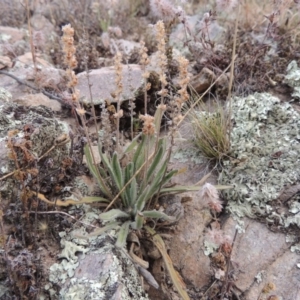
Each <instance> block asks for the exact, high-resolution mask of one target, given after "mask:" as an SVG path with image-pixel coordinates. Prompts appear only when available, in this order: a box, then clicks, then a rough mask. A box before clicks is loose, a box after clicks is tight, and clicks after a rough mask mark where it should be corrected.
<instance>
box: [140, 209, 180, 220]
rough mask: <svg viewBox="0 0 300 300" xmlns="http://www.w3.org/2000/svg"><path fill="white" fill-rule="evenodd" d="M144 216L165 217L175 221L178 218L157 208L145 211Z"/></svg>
mask: <svg viewBox="0 0 300 300" xmlns="http://www.w3.org/2000/svg"><path fill="white" fill-rule="evenodd" d="M143 216H144V217H146V218H153V219H164V220H166V221H170V222H174V221H175V220H176V218H175V217H173V216H168V215H166V214H165V213H163V212H160V211H157V210H147V211H143Z"/></svg>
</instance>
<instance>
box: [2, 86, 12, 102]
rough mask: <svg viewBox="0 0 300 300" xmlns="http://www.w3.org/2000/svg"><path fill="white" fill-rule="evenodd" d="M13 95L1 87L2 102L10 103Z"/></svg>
mask: <svg viewBox="0 0 300 300" xmlns="http://www.w3.org/2000/svg"><path fill="white" fill-rule="evenodd" d="M11 98H12V95H11V93H10V92H9V91H7V90H6V89H4V88H2V87H0V101H6V102H7V101H9V100H11Z"/></svg>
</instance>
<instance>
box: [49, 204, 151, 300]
mask: <svg viewBox="0 0 300 300" xmlns="http://www.w3.org/2000/svg"><path fill="white" fill-rule="evenodd" d="M83 208H84V209H86V210H87V214H86V218H87V219H86V218H84V221H85V222H87V221H88V222H91V220H92V219H97V218H98V215H97V214H95V213H93V212H92V211H89V210H91V209H90V208H88V206H84V207H83ZM88 211H89V212H88ZM60 235H61V236H62V241H61V245H62V246H63V247H64V249H63V251H62V254H61V255H60V256H59V257H60V258H62V261H61V262H60V263H55V264H54V265H52V266H51V267H50V277H49V280H50V283H49V284H48V285H47V287H48V288H49V286H51V285H52V289H51V290H52V292H53V291H54V289H53V288H54V287H56V288H58V290H59V292H58V294H57V295H56V296H55V297H58V298H59V299H64V300H77V299H78V300H81V299H95V300H96V299H103V300H105V299H107V300H111V299H114V300H126V299H137V300H138V299H139V300H147V299H148V296H147V295H146V293H145V292H144V290H143V288H142V286H141V281H140V277H139V274H138V272H137V270H136V268H135V266H134V264H133V262H132V261H131V260H130V258H129V256H128V254H126V250H122V249H118V248H116V247H115V239H114V238H113V237H112V236H111V235H102V236H92V237H91V236H90V237H89V238H88V237H86V238H84V236H85V235H86V233H85V231H84V229H83V228H81V229H77V230H76V229H75V230H74V231H72V232H70V233H68V234H66V233H61V234H60ZM87 239H89V241H88V240H87ZM79 253H82V254H83V255H80V256H77V254H79Z"/></svg>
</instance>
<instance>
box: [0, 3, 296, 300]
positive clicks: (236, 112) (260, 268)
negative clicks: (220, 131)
mask: <svg viewBox="0 0 300 300" xmlns="http://www.w3.org/2000/svg"><path fill="white" fill-rule="evenodd" d="M71 2H72V3H71ZM73 2H74V3H73ZM177 2H178V3H175V4H174V3H173V4H174V5H173V4H172V5H171V4H170V3H171V2H170V3H169V2H167V1H146V0H140V1H125V0H124V1H112V2H111V3H110V5H109V6H107V4H106V3H105V1H100V0H99V1H91V0H90V1H88V0H86V1H55V0H53V1H29V4H28V5H27V8H28V10H27V9H26V1H24V4H23V3H21V2H20V1H6V0H0V4H1V5H2V12H0V25H1V26H0V299H116V300H117V299H181V298H180V296H179V295H178V293H177V291H176V289H175V288H174V286H173V284H172V281H171V280H170V277H169V275H168V272H167V270H166V265H165V262H164V260H163V258H162V257H161V256H160V255H159V253H158V251H157V250H156V249H155V247H153V245H152V244H151V243H149V241H144V245H143V247H142V249H143V251H144V252H142V254H141V253H140V255H141V256H142V257H143V258H147V260H148V261H149V262H150V267H149V272H148V271H147V273H146V274H145V273H143V271H142V270H141V268H139V266H138V265H137V264H136V263H134V262H133V261H132V259H131V258H130V256H129V255H128V251H125V249H117V248H116V247H115V246H114V241H115V237H114V235H113V232H112V233H109V234H107V235H92V234H91V236H89V237H88V238H86V237H83V236H84V233H87V232H88V233H92V232H93V230H95V228H98V227H99V225H100V220H99V214H100V212H101V209H102V208H103V207H101V205H99V204H92V205H86V204H85V205H72V206H68V207H61V206H57V205H55V201H61V200H63V199H64V198H68V199H72V201H74V203H76V201H77V200H78V199H80V198H81V197H82V196H91V195H99V194H100V191H99V188H98V187H97V185H96V183H95V182H94V180H93V179H92V176H91V174H90V173H89V171H88V168H87V166H86V162H85V158H84V157H83V145H84V143H85V137H84V133H83V130H82V128H81V126H80V124H78V123H77V122H76V118H75V117H74V114H75V112H74V109H73V107H72V102H71V101H70V97H69V94H68V86H67V85H68V80H67V74H66V71H65V65H64V63H63V58H62V50H61V43H60V36H61V27H62V26H63V25H65V24H68V23H71V24H72V26H73V27H74V29H75V33H76V34H75V45H76V48H77V52H76V57H77V60H78V62H79V64H78V67H77V68H76V69H75V71H76V74H77V77H78V84H77V88H78V89H79V90H80V101H81V103H82V104H83V105H84V106H85V108H86V111H87V118H88V122H87V125H88V127H89V134H90V137H91V139H93V140H96V138H95V136H97V129H96V127H95V125H94V122H92V121H89V120H91V118H90V116H91V110H92V108H95V111H96V114H99V113H100V111H101V109H102V105H103V99H106V100H108V101H109V103H110V105H112V107H115V105H116V104H115V98H114V97H113V95H114V92H115V89H116V88H115V68H114V59H113V57H114V55H115V54H116V52H117V51H121V52H122V54H123V70H122V74H123V92H122V93H123V94H122V98H123V103H122V108H123V110H124V116H123V118H122V120H121V127H122V128H121V130H122V136H123V138H124V140H126V139H128V137H129V136H130V134H129V129H130V126H129V124H130V111H129V106H128V100H129V99H132V98H133V97H134V98H136V108H135V110H136V114H139V113H143V112H144V111H143V110H144V102H143V101H144V100H143V95H142V93H141V92H140V90H141V89H142V80H141V78H142V74H143V67H142V66H141V65H140V63H139V51H140V48H141V45H140V43H139V42H140V40H141V39H143V40H144V41H145V43H146V46H147V48H148V50H149V58H150V63H149V65H148V66H147V69H148V71H149V72H150V74H151V76H150V82H151V84H152V87H151V90H150V91H149V94H148V109H149V110H148V112H149V114H154V111H155V107H156V105H157V101H158V99H159V97H158V95H157V92H158V91H159V89H160V87H159V82H158V73H159V71H158V62H157V61H158V58H157V56H158V54H157V49H156V42H155V38H154V34H153V30H152V29H151V26H149V24H154V23H155V22H156V21H157V20H158V19H161V18H164V21H165V22H166V24H169V25H168V26H167V29H168V37H169V40H168V45H169V49H168V50H169V52H170V53H172V55H170V56H169V65H168V76H169V78H168V80H169V83H170V86H172V87H173V86H174V89H175V88H176V86H177V85H178V78H177V77H178V76H177V75H178V70H177V69H178V66H177V65H176V60H175V59H174V57H176V56H178V54H183V55H185V56H186V57H187V58H188V59H189V75H190V77H191V80H190V90H189V91H190V94H191V95H193V97H195V92H196V93H197V95H201V94H202V93H204V92H206V91H207V90H208V93H207V95H206V97H205V98H204V99H205V101H206V103H208V104H209V103H210V101H212V99H217V101H218V102H219V103H220V104H221V105H222V106H224V107H226V105H227V106H228V103H229V102H228V100H226V97H227V95H228V86H229V81H230V73H229V68H228V66H229V65H230V62H231V60H232V55H231V54H232V47H233V42H234V34H233V32H234V26H235V20H236V16H237V15H239V16H240V18H239V23H238V31H237V36H236V42H237V45H236V54H237V57H236V59H235V68H234V75H235V76H234V82H233V90H232V93H233V97H234V98H233V102H232V133H231V149H230V152H229V154H228V155H227V157H226V158H225V159H223V160H222V161H219V162H217V163H212V162H211V161H208V160H207V159H206V158H205V157H203V155H202V154H201V152H200V151H199V149H198V148H197V147H196V146H195V145H194V144H193V134H191V133H192V132H193V130H192V129H191V122H190V121H189V120H188V119H187V120H185V122H184V123H183V125H182V126H181V127H180V135H179V138H178V141H176V145H175V150H174V153H173V155H172V160H171V166H170V167H171V168H174V169H179V170H183V171H182V172H181V173H180V174H179V175H178V176H176V177H175V179H174V182H173V183H174V184H175V183H178V184H184V185H192V184H195V183H197V182H199V180H201V179H202V178H203V177H204V176H206V175H207V174H208V173H209V172H211V176H210V177H209V178H208V179H207V181H208V182H210V183H212V184H223V185H231V186H232V188H231V189H229V190H226V191H224V192H223V193H222V195H221V197H222V201H223V206H224V209H223V210H222V212H220V213H219V214H218V215H215V214H212V213H211V212H210V209H209V207H208V206H207V203H205V202H204V201H203V199H202V198H201V193H199V192H198V193H192V192H189V193H185V194H182V195H176V196H173V197H170V198H166V199H162V202H161V207H164V209H165V210H166V211H167V212H169V213H170V214H172V213H174V211H176V212H180V215H181V216H182V217H181V219H180V220H179V221H178V222H177V223H176V224H172V226H168V227H166V228H165V227H164V228H161V231H160V234H161V235H162V236H163V238H164V241H165V243H166V247H167V250H168V253H169V256H170V258H171V260H172V262H173V265H174V268H175V269H176V271H177V272H178V273H179V274H180V275H181V277H182V279H183V281H184V283H185V286H186V291H187V293H188V297H189V298H190V299H203V300H204V299H212V300H213V299H232V300H233V299H240V300H242V299H245V300H253V299H260V300H267V299H268V300H271V299H272V300H274V299H282V300H283V299H284V300H297V299H300V256H299V251H300V241H299V233H300V232H299V227H300V217H299V214H300V205H299V194H300V181H299V179H300V171H299V170H300V159H299V158H300V118H299V112H300V106H299V99H300V96H299V95H300V93H299V91H300V69H299V67H298V65H299V63H300V62H299V55H300V54H299V42H300V41H299V37H298V32H299V28H300V27H299V26H300V24H299V22H300V7H298V6H297V4H296V3H295V2H296V1H275V2H274V1H267V0H266V1H264V2H263V4H261V3H258V1H254V0H253V1H241V4H240V7H239V8H238V7H234V5H233V4H234V2H236V1H202V2H201V3H198V2H199V1H185V2H186V3H183V2H184V1H182V3H181V2H180V1H177ZM179 2H180V3H179ZM223 2H224V3H225V2H226V3H227V4H226V5H225V6H224V7H223V6H222V5H223V4H224V3H223ZM162 4H163V5H167V4H168V5H171V6H169V7H168V9H167V10H163V9H161V5H162ZM177 5H181V6H182V9H183V10H184V11H185V13H186V14H183V12H182V10H180V9H179V8H178V7H177ZM230 5H232V7H229V6H230ZM238 9H239V12H238V11H237V10H238ZM173 10H174V11H175V12H176V14H177V15H176V16H177V17H178V18H179V19H176V20H175V21H172V20H171V21H172V22H170V16H169V15H168V14H169V13H170V11H173ZM166 11H168V13H166ZM28 16H29V18H28ZM177 17H176V18H177ZM28 24H30V26H28ZM32 49H34V51H32ZM33 56H34V59H33ZM297 64H298V65H297ZM226 68H227V70H226V71H224V70H225V69H226ZM86 69H88V70H89V76H88V77H87V76H86ZM216 79H218V80H217V81H216ZM214 81H216V83H215V84H214V86H213V87H210V86H211V84H212V83H214ZM91 95H92V98H93V104H91V102H90V98H91ZM166 118H168V116H167V117H166ZM164 122H165V123H166V124H167V120H165V121H164ZM99 124H100V123H99ZM99 124H98V125H99ZM139 129H140V127H139V124H137V130H139ZM162 131H163V130H162ZM94 146H95V149H97V145H96V144H94ZM96 153H97V151H95V154H96ZM99 161H100V158H99ZM36 192H38V193H40V194H41V195H44V197H46V198H47V199H49V201H50V202H45V201H41V198H40V197H35V196H34V195H36ZM219 227H220V228H219ZM214 230H216V231H214ZM221 230H222V238H223V237H226V239H227V240H228V241H230V245H231V247H232V249H231V250H230V251H229V250H228V249H224V247H223V248H222V247H220V245H217V244H216V240H215V238H216V234H215V236H214V237H213V238H212V232H218V234H220V232H221ZM129 242H130V241H128V244H129ZM131 243H133V241H131ZM142 273H143V274H142ZM152 276H153V277H152ZM186 299H188V298H186Z"/></svg>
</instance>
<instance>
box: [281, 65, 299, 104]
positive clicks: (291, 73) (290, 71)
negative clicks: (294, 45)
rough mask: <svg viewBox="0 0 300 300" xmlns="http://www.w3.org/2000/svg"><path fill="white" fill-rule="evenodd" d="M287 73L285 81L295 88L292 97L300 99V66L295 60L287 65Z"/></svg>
mask: <svg viewBox="0 0 300 300" xmlns="http://www.w3.org/2000/svg"><path fill="white" fill-rule="evenodd" d="M286 71H287V75H286V76H285V79H284V83H286V84H287V85H289V86H290V87H292V88H293V89H294V92H293V93H292V97H294V98H297V99H298V100H300V68H299V67H298V65H297V62H296V61H295V60H293V61H292V62H290V64H289V65H288V67H287V70H286Z"/></svg>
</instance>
